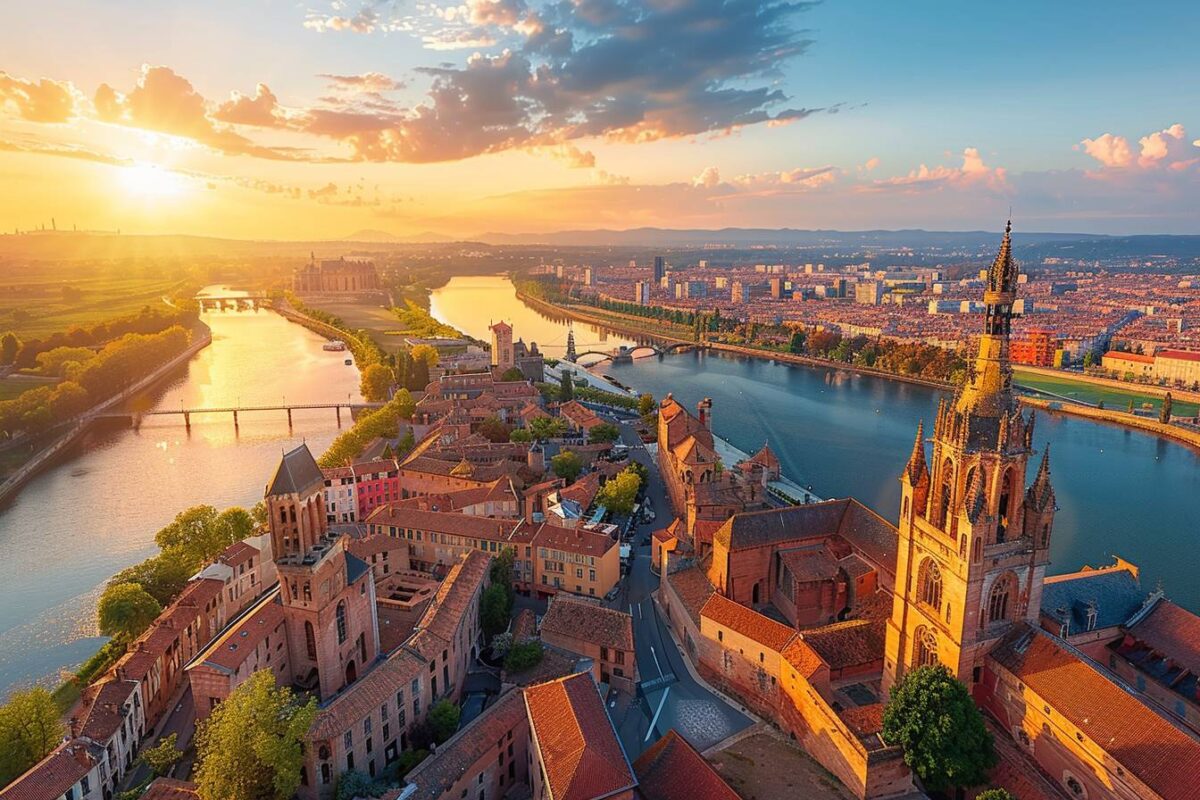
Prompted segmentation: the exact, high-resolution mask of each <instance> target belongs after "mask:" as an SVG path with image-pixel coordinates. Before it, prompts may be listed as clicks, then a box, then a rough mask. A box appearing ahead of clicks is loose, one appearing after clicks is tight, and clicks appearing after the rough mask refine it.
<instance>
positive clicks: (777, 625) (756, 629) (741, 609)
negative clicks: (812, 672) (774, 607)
mask: <svg viewBox="0 0 1200 800" xmlns="http://www.w3.org/2000/svg"><path fill="white" fill-rule="evenodd" d="M700 616H701V617H707V618H709V619H711V620H712V621H713V622H715V623H717V624H718V625H723V626H725V627H726V628H729V629H730V630H732V631H735V632H737V633H740V634H741V635H742V636H745V637H746V638H747V639H750V640H751V641H755V642H758V643H759V644H761V645H764V646H765V647H768V648H770V649H772V650H774V651H775V652H780V651H782V650H783V648H784V646H785V645H787V643H788V642H789V641H790V640H791V638H792V637H793V636H795V635H796V631H795V630H794V629H793V628H791V627H789V626H787V625H784V624H783V623H781V622H776V621H775V620H773V619H771V618H770V617H766V616H763V615H762V614H760V613H758V612H757V611H755V610H753V609H750V608H746V607H745V606H744V605H742V604H741V603H735V602H734V601H732V600H730V599H729V598H727V597H724V596H722V595H719V594H714V595H713V596H712V597H710V598H708V602H707V603H705V604H704V608H702V609H701V610H700Z"/></svg>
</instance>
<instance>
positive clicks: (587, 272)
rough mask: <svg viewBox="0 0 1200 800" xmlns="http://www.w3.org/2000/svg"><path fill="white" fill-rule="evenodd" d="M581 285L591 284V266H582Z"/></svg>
mask: <svg viewBox="0 0 1200 800" xmlns="http://www.w3.org/2000/svg"><path fill="white" fill-rule="evenodd" d="M583 285H584V286H591V285H592V268H591V267H584V268H583Z"/></svg>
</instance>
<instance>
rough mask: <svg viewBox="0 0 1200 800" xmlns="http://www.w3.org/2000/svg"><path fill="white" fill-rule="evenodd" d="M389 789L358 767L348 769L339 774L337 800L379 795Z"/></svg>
mask: <svg viewBox="0 0 1200 800" xmlns="http://www.w3.org/2000/svg"><path fill="white" fill-rule="evenodd" d="M385 791H387V790H386V789H385V788H384V787H383V785H381V784H379V783H376V781H375V779H374V778H372V777H371V776H370V775H368V774H367V773H365V772H363V771H362V770H358V769H348V770H346V771H345V772H343V773H342V774H341V775H339V776H338V782H337V794H335V795H334V797H335V800H354V798H356V797H379V796H380V795H381V794H383V793H384V792H385Z"/></svg>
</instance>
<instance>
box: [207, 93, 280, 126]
mask: <svg viewBox="0 0 1200 800" xmlns="http://www.w3.org/2000/svg"><path fill="white" fill-rule="evenodd" d="M212 116H213V119H216V120H220V121H221V122H228V123H232V124H235V125H254V126H257V127H261V128H274V127H278V126H280V125H281V124H283V123H284V120H283V117H282V115H281V114H280V108H279V101H278V99H276V97H275V95H274V94H273V93H272V92H271V89H270V88H269V87H268V86H267V85H266V84H265V83H260V84H258V86H256V87H255V89H254V96H253V97H248V96H247V95H244V94H241V93H240V92H233V93H232V94H231V95H230V98H229V100H227V101H225V102H224V103H222V104H221V105H219V106H217V110H216V111H215V112H213V115H212Z"/></svg>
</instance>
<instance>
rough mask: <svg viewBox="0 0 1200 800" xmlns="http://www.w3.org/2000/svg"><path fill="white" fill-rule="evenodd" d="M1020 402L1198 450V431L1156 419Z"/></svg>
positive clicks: (1066, 405)
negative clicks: (1140, 432)
mask: <svg viewBox="0 0 1200 800" xmlns="http://www.w3.org/2000/svg"><path fill="white" fill-rule="evenodd" d="M1022 402H1024V403H1025V405H1027V406H1031V407H1033V408H1039V409H1043V410H1045V411H1049V412H1051V413H1053V412H1058V413H1061V414H1069V415H1070V416H1073V417H1083V418H1084V419H1090V420H1093V421H1095V422H1106V423H1109V424H1110V425H1120V426H1123V427H1126V428H1133V429H1135V430H1138V431H1142V432H1143V433H1149V434H1153V435H1155V436H1161V437H1163V438H1164V439H1171V440H1172V441H1175V442H1179V443H1180V444H1185V445H1188V446H1190V447H1192V448H1194V449H1196V450H1200V430H1197V429H1194V428H1183V427H1180V426H1179V425H1170V424H1167V423H1165V422H1159V421H1158V420H1156V419H1147V418H1145V417H1138V416H1134V415H1132V414H1128V413H1126V412H1124V411H1117V410H1114V409H1109V408H1096V407H1094V406H1085V405H1080V404H1078V403H1059V402H1055V401H1053V400H1043V399H1041V398H1038V397H1026V398H1023V399H1022Z"/></svg>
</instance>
